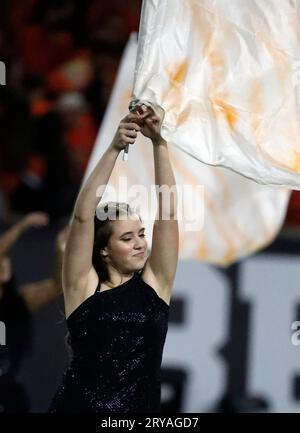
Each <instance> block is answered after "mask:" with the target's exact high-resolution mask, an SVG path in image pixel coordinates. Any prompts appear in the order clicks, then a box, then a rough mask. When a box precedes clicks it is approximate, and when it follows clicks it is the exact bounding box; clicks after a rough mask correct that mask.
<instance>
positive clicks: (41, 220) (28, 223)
mask: <svg viewBox="0 0 300 433" xmlns="http://www.w3.org/2000/svg"><path fill="white" fill-rule="evenodd" d="M48 223H49V217H48V215H47V214H46V213H43V212H32V213H29V214H27V215H26V216H25V217H24V218H23V219H22V220H21V226H22V228H23V229H24V230H26V229H29V228H31V227H35V228H39V227H45V226H47V225H48Z"/></svg>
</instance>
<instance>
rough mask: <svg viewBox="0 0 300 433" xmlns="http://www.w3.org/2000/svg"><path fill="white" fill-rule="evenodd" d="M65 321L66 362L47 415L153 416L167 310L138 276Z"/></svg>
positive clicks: (157, 405) (97, 294)
mask: <svg viewBox="0 0 300 433" xmlns="http://www.w3.org/2000/svg"><path fill="white" fill-rule="evenodd" d="M98 288H99V287H97V289H96V291H95V293H94V295H91V296H90V297H89V298H87V299H86V300H85V301H84V302H83V303H82V304H80V305H79V307H77V308H76V309H75V310H74V311H73V312H72V313H71V314H70V316H69V317H68V318H67V326H68V329H69V335H70V345H71V348H72V360H71V362H70V366H69V368H68V369H67V371H66V372H65V373H64V376H63V383H62V385H61V386H60V387H59V389H58V391H57V392H56V394H55V396H54V399H53V400H52V403H51V405H50V409H49V412H50V413H63V412H69V413H70V412H72V413H76V412H85V413H110V412H122V413H124V412H143V413H145V412H146V413H147V412H159V410H160V394H161V384H160V368H161V361H162V352H163V347H164V343H165V339H166V334H167V329H168V316H169V305H168V304H167V303H166V302H165V301H164V300H163V299H161V298H160V297H159V296H158V294H157V293H156V291H155V290H154V289H153V288H152V287H151V286H149V285H148V284H147V283H146V282H145V281H144V280H143V279H142V276H141V275H140V274H138V273H135V274H134V276H133V277H132V278H131V279H130V280H128V281H126V282H125V283H123V284H121V285H119V286H117V287H115V288H112V289H110V290H106V291H103V292H100V291H99V290H98Z"/></svg>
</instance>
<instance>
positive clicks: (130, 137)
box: [62, 114, 140, 313]
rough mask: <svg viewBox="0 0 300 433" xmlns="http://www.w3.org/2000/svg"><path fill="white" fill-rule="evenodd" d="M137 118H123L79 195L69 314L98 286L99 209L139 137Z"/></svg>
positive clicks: (67, 287) (67, 261)
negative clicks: (95, 262) (113, 175)
mask: <svg viewBox="0 0 300 433" xmlns="http://www.w3.org/2000/svg"><path fill="white" fill-rule="evenodd" d="M135 119H136V116H135V115H133V114H128V115H127V116H126V117H125V118H124V119H122V120H121V122H120V124H119V126H118V128H117V131H116V133H115V136H114V138H113V140H112V142H111V144H110V146H109V147H108V149H107V150H106V152H105V153H104V154H103V156H102V158H101V159H100V161H99V162H98V164H97V165H96V167H95V169H94V170H93V172H92V173H91V175H90V176H89V178H88V179H87V181H86V182H85V184H84V185H83V187H82V188H81V191H80V193H79V195H78V197H77V200H76V203H75V207H74V212H73V217H72V221H71V227H70V233H69V236H68V241H67V244H66V249H65V254H64V259H63V278H62V282H63V291H64V296H65V301H67V302H66V313H68V310H69V311H72V310H73V309H74V308H76V306H78V305H79V304H80V303H81V302H83V300H84V299H85V298H87V297H88V296H89V295H90V294H91V291H92V290H94V288H95V287H91V286H94V285H95V281H96V280H97V274H96V272H95V270H94V268H93V266H92V253H93V243H94V216H95V211H96V208H97V205H98V203H99V202H100V200H101V197H102V195H103V193H104V190H105V187H106V185H107V183H108V181H109V178H110V175H111V173H112V170H113V168H114V165H115V162H116V160H117V157H118V155H119V153H120V151H121V150H123V149H125V147H126V146H127V145H128V144H133V143H134V141H135V139H136V137H137V131H139V130H140V127H139V126H138V125H137V124H136V123H135V122H134V120H135ZM96 284H97V282H96Z"/></svg>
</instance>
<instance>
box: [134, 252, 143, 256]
mask: <svg viewBox="0 0 300 433" xmlns="http://www.w3.org/2000/svg"><path fill="white" fill-rule="evenodd" d="M144 255H145V253H144V252H142V253H138V254H135V255H134V257H144Z"/></svg>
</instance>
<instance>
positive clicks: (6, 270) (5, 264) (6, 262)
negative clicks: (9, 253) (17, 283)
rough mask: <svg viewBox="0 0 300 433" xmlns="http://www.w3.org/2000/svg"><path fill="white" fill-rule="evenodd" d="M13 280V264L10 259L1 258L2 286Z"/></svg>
mask: <svg viewBox="0 0 300 433" xmlns="http://www.w3.org/2000/svg"><path fill="white" fill-rule="evenodd" d="M10 279H11V263H10V259H9V258H8V257H0V284H4V283H7V281H9V280H10Z"/></svg>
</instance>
